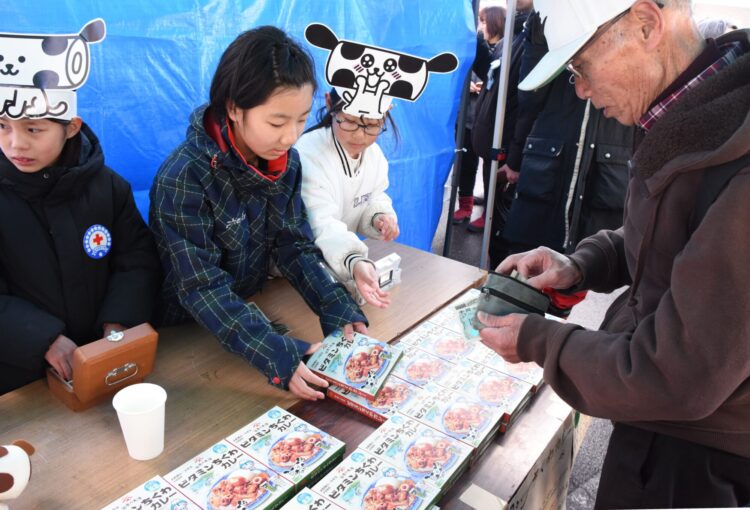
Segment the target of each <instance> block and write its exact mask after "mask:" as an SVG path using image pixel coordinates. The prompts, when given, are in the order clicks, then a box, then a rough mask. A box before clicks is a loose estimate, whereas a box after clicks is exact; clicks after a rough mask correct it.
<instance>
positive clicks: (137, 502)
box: [102, 476, 200, 510]
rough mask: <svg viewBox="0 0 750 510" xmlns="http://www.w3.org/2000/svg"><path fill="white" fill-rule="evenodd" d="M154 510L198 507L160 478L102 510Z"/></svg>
mask: <svg viewBox="0 0 750 510" xmlns="http://www.w3.org/2000/svg"><path fill="white" fill-rule="evenodd" d="M154 508H165V509H174V510H177V509H179V510H200V507H198V506H197V505H195V504H194V503H193V502H192V501H190V500H189V499H188V498H187V496H185V495H184V494H182V493H180V492H179V491H177V489H175V488H174V487H172V486H171V485H170V484H169V483H168V482H167V481H166V480H164V479H163V478H162V477H160V476H157V477H155V478H152V479H151V480H149V481H147V482H146V483H144V484H142V485H139V486H138V487H136V488H135V489H133V490H132V491H130V492H128V493H127V494H125V495H124V496H122V497H120V498H118V499H117V500H115V501H113V502H112V503H110V504H109V505H107V506H105V507H104V508H103V509H102V510H153V509H154Z"/></svg>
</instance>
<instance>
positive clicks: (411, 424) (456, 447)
mask: <svg viewBox="0 0 750 510" xmlns="http://www.w3.org/2000/svg"><path fill="white" fill-rule="evenodd" d="M359 447H360V448H361V449H362V450H366V451H368V452H370V453H372V454H373V455H377V456H378V457H380V458H382V459H385V460H386V461H388V462H390V463H391V464H393V465H394V466H395V467H396V468H398V469H400V470H401V471H405V472H407V473H409V474H410V475H412V476H413V477H415V478H417V479H421V480H424V481H426V482H428V483H430V484H432V485H434V486H435V487H437V488H438V489H440V492H441V493H444V492H445V491H447V490H448V489H449V488H450V486H451V485H453V482H454V481H455V480H456V479H457V478H458V477H459V476H461V473H463V471H464V469H465V468H466V464H467V463H468V461H469V457H471V454H472V451H473V449H472V448H471V447H470V446H469V445H467V444H465V443H462V442H461V441H459V440H458V439H454V438H452V437H450V436H447V435H446V434H443V433H442V432H440V431H438V430H436V429H434V428H432V427H428V426H427V425H424V424H422V423H420V422H418V421H417V420H414V419H412V418H409V417H408V416H404V415H402V414H398V415H396V416H392V417H391V418H389V419H388V421H386V422H385V423H383V424H382V425H381V426H380V427H378V428H377V429H376V430H375V432H373V433H372V434H370V435H369V436H368V437H367V438H365V440H364V441H362V443H361V444H360V445H359Z"/></svg>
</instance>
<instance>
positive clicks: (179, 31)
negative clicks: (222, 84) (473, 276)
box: [0, 0, 475, 250]
mask: <svg viewBox="0 0 750 510" xmlns="http://www.w3.org/2000/svg"><path fill="white" fill-rule="evenodd" d="M96 17H101V18H103V19H104V20H105V21H106V23H107V38H106V39H105V40H104V41H103V42H102V43H101V44H97V45H93V46H92V47H91V74H90V76H89V79H88V82H87V83H86V84H85V85H84V86H83V88H82V89H81V90H80V92H79V95H78V111H79V115H80V116H81V117H82V118H83V119H84V120H85V121H86V122H87V123H88V124H89V125H90V126H91V127H92V128H93V129H94V131H95V132H96V133H97V134H98V135H99V137H100V139H101V141H102V145H103V147H104V153H105V157H106V161H107V163H108V164H109V165H110V166H111V167H112V168H114V169H115V170H116V171H117V172H119V173H120V174H121V175H123V176H124V177H125V178H126V179H128V181H129V182H130V183H131V184H132V186H133V191H134V194H135V196H136V201H137V203H138V207H139V209H140V210H141V212H142V213H143V214H144V217H145V216H147V211H148V189H149V187H150V186H151V181H152V179H153V176H154V174H155V172H156V170H157V169H158V168H159V165H160V164H161V162H162V161H163V160H164V158H165V157H166V155H167V154H169V152H170V151H171V150H172V149H173V148H174V147H175V146H176V145H177V144H178V143H180V142H181V141H182V140H183V138H184V134H185V130H186V128H187V122H188V115H189V114H190V112H191V111H192V110H193V109H194V108H195V107H196V106H198V105H200V104H202V103H204V102H206V101H207V99H208V89H209V86H210V83H211V77H212V76H213V72H214V69H215V67H216V64H217V62H218V59H219V57H220V56H221V53H222V51H223V50H224V48H226V46H227V45H228V44H229V43H230V42H231V41H232V40H233V39H234V38H235V37H236V36H237V34H239V33H240V32H242V31H244V30H247V29H250V28H252V27H256V26H259V25H275V26H278V27H280V28H282V29H284V30H285V31H286V32H287V33H289V34H291V35H292V36H293V37H295V38H297V39H298V40H299V41H301V42H302V43H303V44H305V46H306V47H307V48H308V49H309V51H310V53H311V55H312V56H313V58H314V59H315V63H316V71H317V72H318V81H319V85H320V89H319V94H318V97H316V104H315V106H314V108H313V111H317V109H318V108H319V107H320V106H321V105H322V93H323V92H325V91H326V90H327V89H328V86H327V84H326V83H325V81H324V64H325V59H326V58H327V52H325V51H324V50H321V49H319V48H315V47H312V46H310V45H309V44H307V42H306V41H305V40H304V29H305V27H306V26H307V25H308V24H309V23H312V22H319V23H324V24H326V25H328V26H329V27H330V28H331V29H332V30H333V31H334V32H335V33H336V35H337V36H338V37H339V38H340V39H348V40H355V41H361V42H363V43H367V44H372V45H375V46H381V47H385V48H390V49H393V50H396V51H399V52H403V53H410V54H413V55H417V56H420V57H425V58H431V57H433V56H435V55H437V54H439V53H441V52H444V51H451V52H453V53H454V54H455V55H456V56H457V57H458V59H459V68H458V69H457V70H456V71H454V72H453V73H450V74H433V75H431V76H430V79H429V83H428V84H427V87H426V89H425V91H424V93H423V94H422V96H421V97H420V98H419V99H418V100H417V101H416V102H413V103H412V102H408V101H401V100H394V108H393V110H392V113H393V116H394V119H395V121H396V123H397V126H398V129H399V132H400V142H399V143H395V141H394V139H393V138H392V136H391V135H390V134H389V133H386V134H384V135H382V136H381V138H380V140H379V143H380V144H381V146H382V147H383V150H384V151H385V153H386V157H387V158H388V160H389V162H390V183H391V185H390V189H389V194H390V196H391V197H392V198H393V201H394V207H395V209H396V211H397V213H398V215H399V223H400V227H401V236H400V237H399V239H398V240H399V241H400V242H403V243H405V244H408V245H411V246H414V247H417V248H421V249H424V250H429V249H430V243H431V240H432V237H433V235H434V233H435V229H436V227H437V226H438V220H439V217H440V211H441V204H442V197H443V185H444V183H445V180H446V176H447V174H448V172H449V170H450V165H451V162H452V159H453V153H454V152H453V151H454V136H455V131H454V126H455V119H456V114H457V110H458V106H459V104H458V103H459V97H460V91H461V87H462V85H463V81H464V76H465V75H466V73H467V72H468V69H469V66H470V65H471V60H472V59H473V56H474V44H475V36H474V21H473V14H472V11H471V1H470V0H464V1H460V0H389V1H383V0H256V1H250V0H213V1H208V0H191V1H187V0H169V1H160V0H156V1H154V0H150V1H145V0H122V1H119V2H113V1H111V0H89V1H81V0H54V1H52V0H24V1H6V2H2V4H1V5H0V19H2V20H3V23H2V27H1V28H0V32H25V33H36V34H45V33H75V32H78V30H79V29H80V28H81V27H83V25H84V24H85V23H86V22H88V21H89V20H91V19H93V18H96ZM311 120H312V119H311ZM303 171H304V169H303Z"/></svg>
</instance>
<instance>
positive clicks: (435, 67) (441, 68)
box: [427, 53, 458, 73]
mask: <svg viewBox="0 0 750 510" xmlns="http://www.w3.org/2000/svg"><path fill="white" fill-rule="evenodd" d="M457 67H458V59H457V58H456V56H455V55H454V54H453V53H441V54H440V55H437V56H435V57H432V58H431V59H430V60H429V61H428V62H427V70H428V71H430V72H431V73H450V72H451V71H454V70H455V69H456V68H457Z"/></svg>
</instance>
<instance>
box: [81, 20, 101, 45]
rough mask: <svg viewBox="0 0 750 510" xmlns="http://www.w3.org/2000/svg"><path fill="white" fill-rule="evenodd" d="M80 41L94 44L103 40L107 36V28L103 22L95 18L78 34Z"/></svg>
mask: <svg viewBox="0 0 750 510" xmlns="http://www.w3.org/2000/svg"><path fill="white" fill-rule="evenodd" d="M78 35H80V36H81V39H83V40H84V41H86V42H87V43H89V44H91V43H96V42H99V41H101V40H102V39H104V37H106V35H107V26H106V25H105V24H104V20H103V19H101V18H96V19H94V20H91V21H89V22H88V23H86V25H85V26H84V27H83V28H82V29H81V31H80V32H79V33H78Z"/></svg>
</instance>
